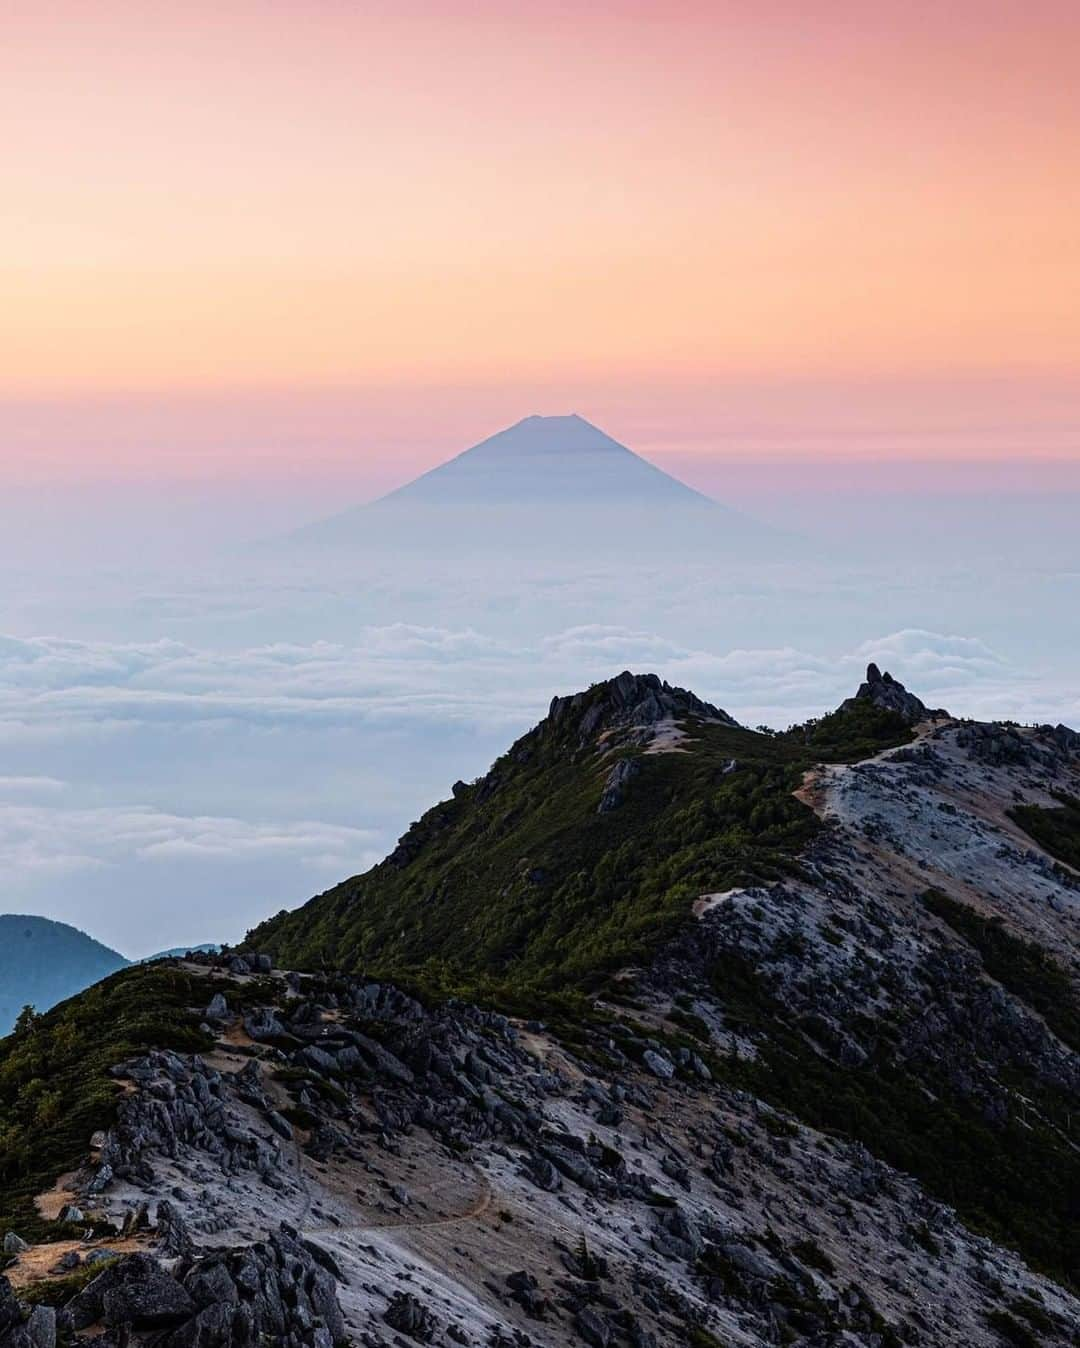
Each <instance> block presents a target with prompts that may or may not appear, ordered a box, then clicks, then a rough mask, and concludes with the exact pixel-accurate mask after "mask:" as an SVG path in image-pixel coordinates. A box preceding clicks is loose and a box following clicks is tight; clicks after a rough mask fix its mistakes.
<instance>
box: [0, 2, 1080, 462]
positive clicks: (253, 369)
mask: <svg viewBox="0 0 1080 1348" xmlns="http://www.w3.org/2000/svg"><path fill="white" fill-rule="evenodd" d="M3 46H4V49H3V53H2V55H0V66H2V68H0V123H2V124H3V125H4V126H5V128H8V135H7V136H6V137H5V141H6V144H5V164H4V194H5V205H4V209H3V211H2V212H0V268H2V278H0V279H2V286H3V294H4V302H3V305H2V306H0V450H2V452H3V456H4V468H3V470H2V471H3V474H4V478H5V480H7V481H13V480H14V481H31V480H41V479H45V480H48V479H50V478H51V477H53V476H63V477H65V478H70V477H72V476H75V477H84V476H85V477H98V478H102V479H104V478H108V477H110V476H120V477H132V476H138V477H147V476H149V477H154V476H155V475H157V476H161V477H164V478H174V477H177V476H182V477H191V476H200V475H203V476H205V475H214V474H216V475H225V476H230V477H237V476H240V477H242V476H244V475H245V474H249V473H252V472H260V473H265V474H270V475H272V476H278V477H281V478H282V479H283V480H284V479H287V478H288V477H289V476H290V475H292V474H295V473H298V472H304V473H313V474H322V475H324V476H333V475H338V476H341V475H344V476H345V477H347V478H348V479H349V480H350V481H353V480H355V481H357V482H358V483H361V482H366V483H368V484H369V485H371V484H379V483H381V482H382V481H383V480H384V479H386V480H389V481H393V480H397V479H398V478H399V477H400V476H402V475H407V474H408V473H409V472H411V471H414V470H416V469H418V468H420V467H424V466H426V465H427V464H428V463H430V462H432V461H434V460H436V459H438V458H441V457H444V456H445V455H446V454H448V453H451V452H454V451H455V450H457V449H460V448H462V447H464V445H466V444H468V443H471V442H472V441H474V440H476V439H478V438H480V437H481V436H482V435H484V434H486V433H488V432H490V431H491V430H493V429H495V428H497V427H498V426H499V425H501V424H504V423H506V422H507V421H512V420H515V419H516V418H517V417H519V416H521V415H525V414H527V413H529V412H533V411H541V412H561V411H567V410H571V409H574V410H578V411H580V412H581V413H582V414H583V415H586V416H589V417H591V418H592V419H595V420H597V421H600V422H601V423H602V424H604V425H605V427H606V428H607V429H609V430H610V431H611V432H612V433H613V434H615V435H616V436H618V437H619V438H621V439H624V440H625V441H627V442H628V443H630V444H632V445H634V446H635V447H637V448H640V449H642V450H643V451H645V452H648V453H652V454H654V455H655V456H657V457H660V456H662V455H664V454H668V455H711V456H714V457H716V458H717V459H718V460H720V459H723V458H724V457H725V456H728V457H735V458H740V457H741V458H742V459H751V460H752V459H755V458H761V457H765V458H769V457H771V458H772V459H782V460H787V459H791V458H795V459H802V460H805V461H806V462H807V463H810V462H812V461H814V460H815V459H816V458H818V457H822V456H824V457H831V458H839V459H841V460H842V459H844V458H845V457H854V458H858V459H861V460H866V459H869V460H874V459H897V458H899V459H901V460H902V459H905V458H916V459H925V458H930V459H934V458H941V459H943V460H950V461H951V460H961V461H963V460H966V459H976V458H980V457H988V458H990V459H993V460H999V461H1000V460H1014V461H1017V462H1019V463H1021V464H1022V463H1024V462H1026V461H1028V462H1030V464H1031V465H1032V471H1033V472H1034V471H1036V465H1041V464H1044V463H1046V462H1051V463H1053V462H1056V463H1057V464H1059V465H1061V464H1063V463H1065V464H1069V463H1072V462H1075V460H1076V459H1077V458H1078V457H1080V442H1078V435H1077V428H1078V426H1080V395H1078V394H1077V392H1076V390H1077V386H1078V384H1080V380H1078V375H1080V321H1078V319H1077V313H1078V310H1080V230H1078V227H1077V221H1078V220H1080V174H1078V173H1077V154H1078V147H1080V93H1078V81H1077V77H1076V76H1077V71H1076V53H1077V51H1078V50H1080V8H1078V7H1077V6H1076V5H1075V4H1072V3H1065V2H1064V0H1061V2H1059V3H1053V2H1051V0H1027V2H1026V3H1018V2H1015V0H957V3H954V4H952V5H949V6H941V5H939V4H931V3H908V4H904V5H900V4H894V3H886V2H884V0H869V3H867V0H824V3H820V4H817V5H807V4H805V3H795V2H794V0H791V2H790V3H789V2H786V0H758V2H757V3H749V0H747V2H745V3H723V0H713V2H712V3H708V4H692V3H667V4H662V5H661V4H652V3H642V2H640V0H639V2H638V3H589V2H588V0H583V3H581V4H576V5H570V4H557V3H551V2H550V0H544V3H535V4H525V3H517V4H515V3H508V2H507V0H503V3H498V4H496V3H485V2H484V0H477V2H476V3H472V4H445V3H435V2H434V0H428V2H427V3H394V4H390V3H346V0H310V2H309V3H305V4H302V5H300V4H296V5H293V4H275V3H269V2H268V0H258V3H256V2H255V0H247V2H246V0H214V2H213V3H210V2H209V0H189V3H188V4H186V5H176V4H174V3H171V2H170V3H167V4H166V3H159V0H138V3H135V2H134V0H132V2H131V3H125V2H124V0H97V3H94V4H90V3H87V2H86V0H52V3H50V2H49V0H34V3H32V4H31V3H29V2H28V0H11V3H9V5H7V6H6V7H5V17H4V44H3ZM1039 471H1041V469H1040V470H1039Z"/></svg>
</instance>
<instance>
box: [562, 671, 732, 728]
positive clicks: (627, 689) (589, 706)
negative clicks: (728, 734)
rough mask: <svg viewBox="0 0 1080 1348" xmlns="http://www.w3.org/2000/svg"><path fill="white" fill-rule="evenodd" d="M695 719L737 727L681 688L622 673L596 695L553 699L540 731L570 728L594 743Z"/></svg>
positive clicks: (654, 677) (651, 677)
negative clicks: (610, 734) (621, 732)
mask: <svg viewBox="0 0 1080 1348" xmlns="http://www.w3.org/2000/svg"><path fill="white" fill-rule="evenodd" d="M686 719H699V720H705V721H717V722H720V723H721V724H723V725H731V726H733V725H737V724H738V723H737V722H736V721H735V720H734V719H733V718H732V717H730V716H729V715H728V714H727V712H725V711H721V710H720V709H719V707H714V706H713V705H712V704H711V703H709V702H703V701H702V700H701V698H699V697H697V696H695V694H693V693H691V692H688V691H687V690H686V689H685V688H675V687H672V685H671V684H669V683H667V682H665V681H664V680H662V679H660V678H659V677H658V676H657V675H656V674H631V673H630V671H629V670H624V671H623V673H622V674H620V675H619V676H618V678H615V679H611V680H609V682H608V683H606V684H604V685H603V686H602V688H601V689H600V690H599V691H598V690H596V689H590V690H589V691H588V692H584V693H575V694H573V695H572V696H570V697H556V698H554V699H553V700H552V703H551V707H550V709H549V710H548V719H547V721H546V722H545V723H544V725H543V726H542V727H541V729H543V728H544V726H547V727H550V728H552V729H556V730H565V729H569V728H573V729H574V730H575V731H576V733H577V736H578V738H579V739H580V740H581V741H583V742H584V741H587V740H591V739H595V738H596V737H597V736H598V735H600V734H602V733H603V732H604V731H606V730H615V729H622V728H626V727H635V728H640V727H647V726H654V725H656V724H657V723H658V722H660V721H672V720H673V721H682V720H686Z"/></svg>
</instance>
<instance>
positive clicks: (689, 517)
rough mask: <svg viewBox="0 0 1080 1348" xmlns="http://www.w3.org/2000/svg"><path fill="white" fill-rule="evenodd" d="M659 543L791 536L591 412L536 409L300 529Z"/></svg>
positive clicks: (314, 540) (352, 541)
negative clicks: (715, 496) (711, 492)
mask: <svg viewBox="0 0 1080 1348" xmlns="http://www.w3.org/2000/svg"><path fill="white" fill-rule="evenodd" d="M643 529H644V530H647V531H648V539H647V540H646V539H645V538H642V542H645V541H648V543H649V544H650V546H661V547H663V548H665V550H666V549H667V548H669V547H671V546H675V547H677V548H678V549H679V550H684V549H685V548H687V547H693V548H694V549H695V550H699V549H700V548H701V547H702V546H704V547H707V548H708V549H709V550H710V551H711V550H714V549H721V550H724V551H730V550H731V549H732V548H733V547H737V548H738V549H739V550H752V551H761V550H762V549H768V550H770V551H771V550H775V549H776V548H777V547H779V548H780V550H784V543H785V542H789V540H785V539H784V536H783V535H781V534H780V533H779V532H778V531H775V530H773V529H771V528H769V527H768V526H766V525H763V524H759V523H757V522H756V521H753V520H750V519H748V518H747V517H745V516H743V515H740V514H739V513H738V512H736V511H734V510H731V509H729V508H728V507H726V506H722V505H720V504H718V503H717V502H716V501H713V500H712V499H711V498H710V497H708V496H705V495H703V494H702V493H701V492H698V491H695V490H694V489H693V488H692V487H688V486H686V484H685V483H683V482H680V481H679V480H678V479H677V478H674V477H672V476H671V475H670V474H669V473H665V472H664V471H663V470H662V469H660V468H657V467H656V466H655V465H654V464H651V463H649V462H648V460H646V459H643V458H642V457H641V456H640V455H638V454H635V453H634V452H633V450H631V449H627V448H626V446H625V445H621V444H619V442H618V441H617V440H613V439H612V437H611V436H610V435H607V434H605V432H604V431H602V430H600V429H599V427H597V426H593V425H592V424H591V423H590V422H588V421H586V420H585V419H584V418H583V417H579V416H577V415H570V416H553V417H542V416H530V417H526V418H525V419H524V420H523V421H519V422H517V423H515V425H513V426H509V427H507V428H506V429H505V430H502V431H499V432H498V433H497V434H495V435H492V436H490V437H489V438H488V439H486V440H482V441H481V442H480V443H479V444H478V445H473V447H472V448H471V449H467V450H465V451H464V452H463V453H461V454H458V455H457V456H456V457H455V458H453V459H449V460H448V461H447V462H446V463H443V464H440V465H439V466H438V467H437V468H433V469H431V471H430V472H427V473H424V474H423V475H422V476H420V477H418V478H415V479H414V480H413V481H412V482H408V483H406V484H405V485H404V486H402V487H398V488H397V489H396V490H395V491H392V492H390V493H389V494H388V495H386V496H383V497H380V498H379V499H378V500H377V501H373V502H372V503H371V504H370V505H364V506H355V507H353V508H352V509H350V510H346V511H344V512H343V513H342V514H340V515H335V516H332V517H331V518H330V519H326V520H321V521H319V522H318V523H316V524H313V525H310V526H308V527H307V528H305V529H303V530H301V531H300V532H299V533H297V534H296V535H294V538H295V539H296V540H297V541H300V542H303V543H306V544H311V545H318V546H325V545H332V546H350V547H355V546H358V545H363V544H364V543H365V542H370V543H378V544H386V543H394V544H397V545H400V546H407V547H411V546H429V547H430V546H433V547H439V546H440V544H444V543H445V544H448V545H450V546H453V547H455V548H461V547H464V548H466V549H468V550H470V551H477V550H482V548H483V547H484V545H485V544H486V545H488V546H498V547H500V548H502V547H509V548H511V549H513V550H515V551H520V550H532V551H535V550H536V549H537V548H546V547H552V546H559V547H563V546H569V547H572V548H574V549H575V550H577V549H580V548H586V549H588V550H589V551H594V550H596V549H600V550H605V551H606V550H610V548H611V546H612V544H613V543H615V542H617V543H618V544H619V546H621V547H623V548H625V546H626V543H627V538H628V536H629V535H628V531H631V532H632V531H635V530H643Z"/></svg>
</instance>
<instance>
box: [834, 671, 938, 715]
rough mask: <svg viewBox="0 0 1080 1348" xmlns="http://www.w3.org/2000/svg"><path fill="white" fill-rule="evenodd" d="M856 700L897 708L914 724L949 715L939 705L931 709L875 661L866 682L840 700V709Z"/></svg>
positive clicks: (898, 713)
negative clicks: (850, 696) (843, 699)
mask: <svg viewBox="0 0 1080 1348" xmlns="http://www.w3.org/2000/svg"><path fill="white" fill-rule="evenodd" d="M856 702H870V703H872V704H873V705H874V706H875V707H880V708H881V709H882V710H883V711H894V712H896V714H897V715H898V716H902V717H903V718H904V720H905V721H908V722H910V724H912V725H915V724H917V723H918V722H920V721H926V720H943V719H945V718H946V717H947V716H948V715H949V713H948V712H947V711H945V710H944V709H943V708H940V707H939V708H936V709H934V710H931V709H930V708H929V707H927V705H926V704H925V702H922V701H921V700H920V699H919V698H917V697H916V696H915V694H914V693H909V692H908V690H907V689H906V688H905V687H904V685H903V684H902V683H901V682H900V681H899V680H898V679H894V678H893V676H892V675H891V674H890V673H889V672H888V671H887V670H886V672H885V673H884V674H883V673H882V672H881V670H880V669H879V668H878V667H877V665H875V664H873V663H872V662H871V663H870V664H869V665H867V667H866V680H865V682H863V683H861V684H860V685H859V690H858V692H857V693H856V694H855V696H854V698H848V700H847V701H846V702H844V703H842V704H841V710H844V708H846V707H850V706H851V705H852V703H856Z"/></svg>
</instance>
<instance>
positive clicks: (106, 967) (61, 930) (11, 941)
mask: <svg viewBox="0 0 1080 1348" xmlns="http://www.w3.org/2000/svg"><path fill="white" fill-rule="evenodd" d="M130 963H131V961H130V960H128V959H125V958H124V956H123V955H121V954H119V953H118V952H117V951H115V950H110V949H109V947H108V946H105V945H102V944H101V942H100V941H95V940H94V939H93V937H92V936H87V934H86V933H85V932H83V931H79V930H78V928H77V927H69V926H68V925H67V923H66V922H53V921H51V920H50V919H49V918H47V917H23V916H20V915H18V914H13V913H4V914H0V1034H7V1033H8V1031H9V1030H10V1029H11V1027H12V1025H14V1023H15V1020H16V1017H17V1016H18V1014H19V1012H20V1011H21V1010H22V1008H23V1007H24V1006H26V1005H30V1006H33V1007H34V1008H35V1009H36V1010H38V1011H46V1010H48V1008H49V1007H50V1006H55V1005H56V1003H57V1002H62V1001H64V999H65V998H67V997H73V996H74V995H75V993H77V992H81V991H82V990H83V988H86V987H89V986H90V984H91V983H96V982H98V981H99V979H102V978H105V977H107V976H108V975H109V974H112V973H115V972H116V970H117V969H123V968H126V967H127V965H128V964H130Z"/></svg>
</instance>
